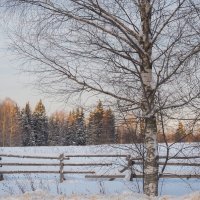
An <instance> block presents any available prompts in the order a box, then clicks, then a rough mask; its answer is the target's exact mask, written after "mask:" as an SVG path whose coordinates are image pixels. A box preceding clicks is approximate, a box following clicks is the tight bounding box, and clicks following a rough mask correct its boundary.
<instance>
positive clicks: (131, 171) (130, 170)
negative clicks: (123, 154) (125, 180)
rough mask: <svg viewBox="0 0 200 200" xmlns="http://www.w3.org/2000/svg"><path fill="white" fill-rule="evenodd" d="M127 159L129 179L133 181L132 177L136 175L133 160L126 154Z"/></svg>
mask: <svg viewBox="0 0 200 200" xmlns="http://www.w3.org/2000/svg"><path fill="white" fill-rule="evenodd" d="M126 159H127V161H128V170H129V172H130V178H129V180H130V181H133V178H134V177H136V174H135V171H134V169H133V165H134V164H135V161H134V160H133V159H132V158H131V156H130V155H128V156H127V158H126Z"/></svg>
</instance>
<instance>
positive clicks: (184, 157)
mask: <svg viewBox="0 0 200 200" xmlns="http://www.w3.org/2000/svg"><path fill="white" fill-rule="evenodd" d="M165 158H166V156H159V159H165ZM197 158H200V156H169V158H168V159H169V160H171V159H177V160H178V159H180V160H181V159H188V160H189V159H197Z"/></svg>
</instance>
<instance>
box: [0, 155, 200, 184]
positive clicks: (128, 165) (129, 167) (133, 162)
mask: <svg viewBox="0 0 200 200" xmlns="http://www.w3.org/2000/svg"><path fill="white" fill-rule="evenodd" d="M4 157H7V158H8V157H11V158H23V159H30V158H32V159H42V160H57V161H58V162H56V163H53V162H52V163H50V162H47V163H44V162H43V163H42V162H40V163H38V162H33V161H32V162H30V163H27V162H26V163H23V162H20V163H19V162H4V161H3V160H4V159H2V158H4ZM81 157H84V158H121V159H125V160H124V163H125V165H124V166H123V169H119V170H118V171H119V174H113V175H111V174H100V175H99V174H96V171H95V170H68V171H67V170H64V167H65V166H74V167H75V166H76V167H77V166H79V167H84V166H92V167H97V166H104V167H108V166H112V165H114V163H113V162H107V163H106V162H104V163H100V162H89V163H84V162H83V161H81V162H79V163H77V162H76V163H73V162H68V163H65V162H64V161H65V160H71V159H72V158H81ZM159 158H160V159H165V158H166V157H165V156H160V157H159ZM168 159H169V160H174V159H176V160H190V159H199V163H198V162H191V161H190V162H167V166H188V167H192V166H194V167H199V166H200V156H191V157H171V158H168ZM137 165H141V166H142V165H143V161H142V158H141V157H137V158H131V156H130V155H116V154H113V155H111V154H107V155H96V154H84V155H66V154H60V155H59V156H36V155H13V154H0V167H1V166H15V167H16V166H58V167H59V170H45V171H44V170H7V171H5V170H1V169H2V168H0V180H3V174H32V173H35V174H43V173H44V174H59V175H60V182H63V181H64V180H65V179H64V175H65V174H84V175H85V178H107V179H109V180H114V179H116V178H125V174H123V173H124V172H125V171H129V174H130V178H129V180H131V181H132V180H133V179H134V178H143V174H136V173H135V170H134V167H135V166H137ZM159 165H166V162H161V161H160V162H159ZM159 177H160V178H187V179H188V178H200V174H173V173H165V174H160V175H159Z"/></svg>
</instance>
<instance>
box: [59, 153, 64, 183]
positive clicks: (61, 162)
mask: <svg viewBox="0 0 200 200" xmlns="http://www.w3.org/2000/svg"><path fill="white" fill-rule="evenodd" d="M63 161H64V154H63V153H62V154H60V171H59V172H60V183H62V182H63V181H64V173H63V169H64V163H63Z"/></svg>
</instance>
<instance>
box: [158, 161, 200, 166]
mask: <svg viewBox="0 0 200 200" xmlns="http://www.w3.org/2000/svg"><path fill="white" fill-rule="evenodd" d="M159 165H165V163H164V162H159ZM168 165H172V166H191V167H199V166H200V163H167V166H168Z"/></svg>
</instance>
